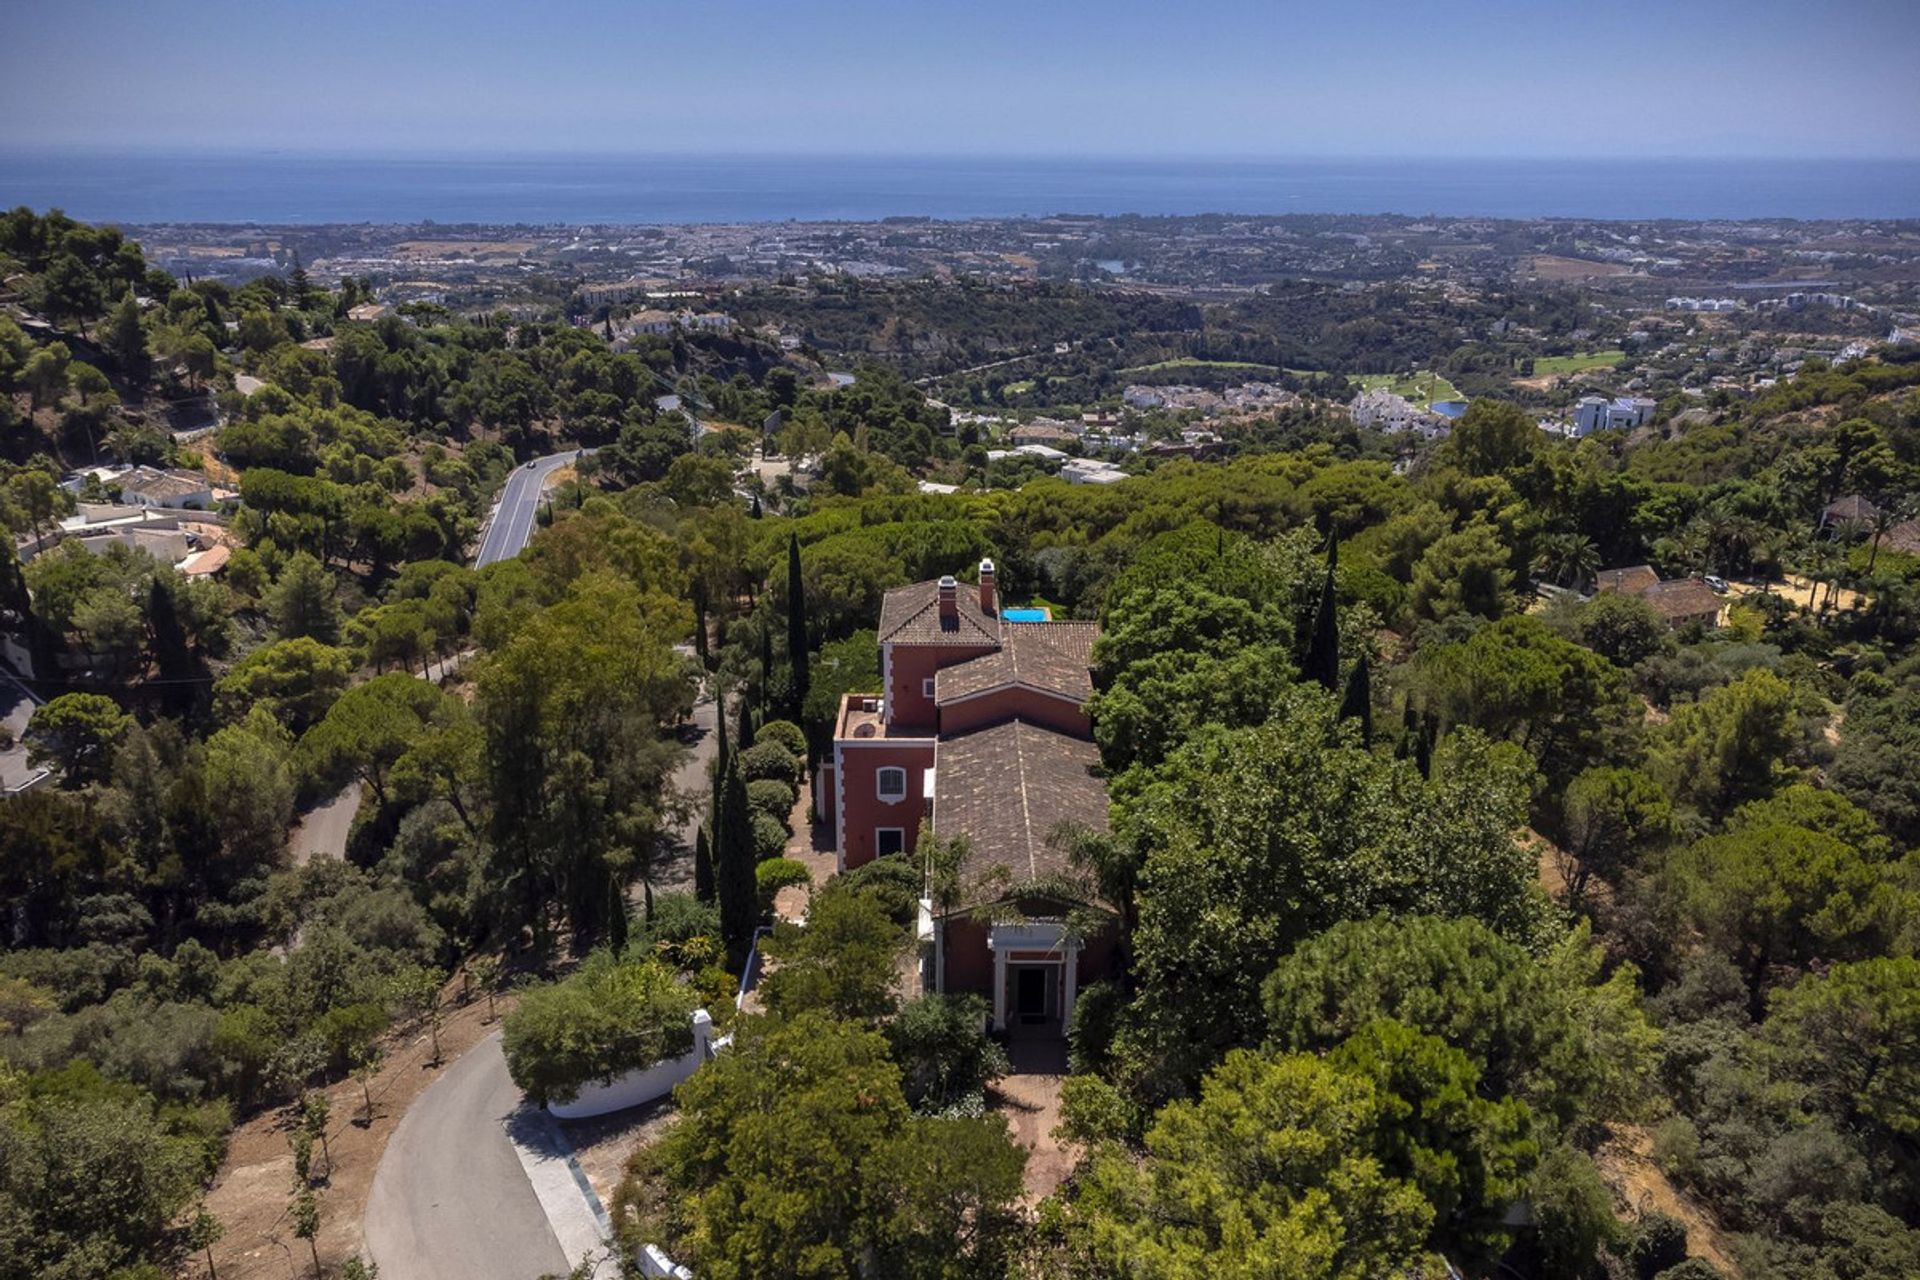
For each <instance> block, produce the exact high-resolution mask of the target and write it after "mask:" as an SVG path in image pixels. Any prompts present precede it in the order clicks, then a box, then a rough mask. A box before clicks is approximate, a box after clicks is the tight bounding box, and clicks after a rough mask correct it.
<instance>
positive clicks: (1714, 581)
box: [1704, 574, 1727, 595]
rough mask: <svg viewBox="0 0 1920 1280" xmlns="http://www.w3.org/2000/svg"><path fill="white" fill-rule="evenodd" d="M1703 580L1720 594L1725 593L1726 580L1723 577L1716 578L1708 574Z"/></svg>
mask: <svg viewBox="0 0 1920 1280" xmlns="http://www.w3.org/2000/svg"><path fill="white" fill-rule="evenodd" d="M1704 581H1705V582H1706V584H1707V585H1708V586H1709V587H1712V588H1713V589H1714V590H1715V591H1718V592H1719V593H1720V594H1721V595H1725V594H1727V580H1726V579H1725V578H1716V577H1714V576H1713V575H1712V574H1708V575H1707V576H1706V578H1705V579H1704Z"/></svg>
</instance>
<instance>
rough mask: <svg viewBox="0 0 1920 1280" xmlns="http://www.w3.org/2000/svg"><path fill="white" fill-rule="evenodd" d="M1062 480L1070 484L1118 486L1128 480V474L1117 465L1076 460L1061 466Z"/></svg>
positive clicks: (1097, 461)
mask: <svg viewBox="0 0 1920 1280" xmlns="http://www.w3.org/2000/svg"><path fill="white" fill-rule="evenodd" d="M1060 478H1061V479H1062V480H1065V481H1066V482H1067V483H1068V484H1118V483H1119V482H1120V481H1122V480H1125V479H1126V478H1127V473H1126V472H1124V471H1122V470H1121V469H1120V467H1119V464H1117V463H1112V462H1102V461H1100V460H1099V459H1098V458H1074V459H1073V460H1072V461H1070V462H1067V463H1065V464H1064V465H1063V466H1061V468H1060Z"/></svg>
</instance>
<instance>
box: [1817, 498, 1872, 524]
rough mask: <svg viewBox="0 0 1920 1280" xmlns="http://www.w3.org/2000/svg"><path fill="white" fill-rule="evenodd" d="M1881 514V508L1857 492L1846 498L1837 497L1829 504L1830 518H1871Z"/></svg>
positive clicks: (1827, 511) (1828, 513)
mask: <svg viewBox="0 0 1920 1280" xmlns="http://www.w3.org/2000/svg"><path fill="white" fill-rule="evenodd" d="M1879 514H1880V508H1878V507H1876V506H1874V505H1873V503H1871V502H1869V501H1867V500H1866V499H1865V498H1863V497H1861V496H1860V495H1859V494H1857V493H1850V494H1848V495H1847V496H1846V497H1844V498H1835V499H1834V500H1833V501H1832V502H1829V503H1828V504H1827V510H1826V517H1827V519H1828V520H1863V521H1864V520H1871V519H1873V518H1874V517H1875V516H1877V515H1879Z"/></svg>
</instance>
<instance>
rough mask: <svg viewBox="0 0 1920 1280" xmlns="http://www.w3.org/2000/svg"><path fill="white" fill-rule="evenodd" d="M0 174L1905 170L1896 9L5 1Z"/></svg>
mask: <svg viewBox="0 0 1920 1280" xmlns="http://www.w3.org/2000/svg"><path fill="white" fill-rule="evenodd" d="M6 7H7V10H8V12H7V14H6V18H5V22H4V27H3V28H0V29H3V30H4V33H5V34H4V38H0V147H9V148H19V147H36V148H37V147H54V148H61V149H67V148H80V147H85V148H107V149H134V148H143V149H166V150H181V149H193V150H198V149H209V148H211V149H227V148H244V149H257V148H284V149H288V150H295V151H321V152H332V153H341V152H354V151H368V150H377V151H388V152H391V151H413V150H436V151H439V150H459V151H485V150H511V151H559V150H565V151H581V152H608V151H617V152H662V151H688V152H727V153H767V152H777V153H808V152H813V153H829V154H860V153H874V154H895V155H898V154H968V153H971V154H990V155H1090V156H1108V155H1120V156H1221V155H1239V156H1324V155H1420V156H1446V155H1465V156H1508V155H1525V156H1646V155H1681V156H1717V155H1740V156H1821V155H1846V156H1904V157H1916V156H1920V0H1827V2H1825V3H1818V4H1807V3H1804V2H1803V0H1798V2H1789V0H1662V2H1658V3H1655V2H1651V0H1627V2H1617V3H1605V2H1604V0H1591V2H1589V3H1569V2H1567V0H1530V2H1522V0H1495V2H1492V3H1478V4H1469V3H1461V2H1458V0H1426V2H1421V0H1400V2H1399V3H1386V2H1384V0H1333V2H1332V3H1324V2H1323V3H1314V4H1302V3H1294V2H1293V0H1266V2H1265V3H1260V2H1257V0H1216V2H1214V3H1207V2H1205V0H1186V2H1184V3H1181V2H1179V0H1159V2H1158V3H1138V2H1136V0H1101V2H1098V3H1095V2H1093V0H1024V2H1023V3H1005V2H1003V0H977V2H970V0H947V2H945V3H930V2H928V0H845V2H842V3H832V4H829V3H815V2H812V0H787V2H785V3H779V2H774V0H679V2H678V3H670V4H667V3H656V2H655V0H550V2H548V3H537V4H536V3H521V2H518V0H515V2H508V0H466V2H465V3H434V4H424V3H410V2H408V0H380V2H377V3H376V2H371V0H300V2H297V3H296V2H292V0H171V2H169V3H156V2H155V0H60V2H57V3H56V2H52V0H7V6H6Z"/></svg>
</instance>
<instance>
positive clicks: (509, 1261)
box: [364, 1031, 568, 1280]
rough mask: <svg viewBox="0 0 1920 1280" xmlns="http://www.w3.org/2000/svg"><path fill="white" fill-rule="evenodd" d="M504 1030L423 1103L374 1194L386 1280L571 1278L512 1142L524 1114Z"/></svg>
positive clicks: (390, 1154)
mask: <svg viewBox="0 0 1920 1280" xmlns="http://www.w3.org/2000/svg"><path fill="white" fill-rule="evenodd" d="M520 1102H521V1098H520V1090H519V1089H518V1088H517V1087H515V1085H514V1083H513V1081H512V1079H511V1078H509V1077H508V1075H507V1060H506V1058H505V1056H504V1055H503V1054H502V1053H501V1052H500V1033H499V1032H498V1031H496V1032H494V1033H493V1034H492V1035H490V1036H488V1037H487V1038H486V1039H485V1040H482V1041H481V1042H480V1043H479V1044H476V1045H475V1046H473V1048H471V1049H469V1050H468V1051H467V1052H466V1054H465V1055H464V1056H462V1057H461V1058H460V1060H459V1061H458V1062H456V1063H454V1065H453V1066H451V1067H449V1068H448V1069H447V1073H446V1074H445V1075H443V1076H441V1077H440V1079H438V1080H436V1081H434V1082H433V1084H432V1085H431V1086H429V1087H428V1088H427V1090H426V1092H424V1093H422V1094H421V1095H420V1096H419V1098H417V1099H415V1101H414V1103H413V1105H412V1106H411V1107H409V1108H408V1109H407V1114H406V1115H405V1116H403V1117H402V1118H401V1120H400V1124H399V1127H398V1128H396V1129H395V1130H394V1131H393V1137H392V1138H391V1139H389V1140H388V1142H387V1149H386V1151H385V1152H384V1153H383V1154H382V1155H381V1157H380V1168H379V1170H378V1171H377V1172H376V1173H375V1174H374V1176H373V1189H372V1191H371V1193H370V1194H369V1195H368V1197H367V1216H366V1221H365V1225H364V1229H365V1233H366V1243H367V1252H368V1253H369V1254H371V1255H372V1258H373V1261H374V1262H376V1263H378V1264H379V1267H380V1276H381V1280H535V1278H536V1277H538V1276H545V1275H558V1276H564V1275H566V1274H567V1270H568V1263H567V1257H566V1254H565V1253H564V1252H563V1251H562V1250H561V1248H560V1242H559V1241H558V1240H557V1239H555V1238H554V1234H553V1228H552V1227H550V1226H549V1225H548V1224H547V1215H546V1213H545V1211H544V1210H542V1209H541V1207H540V1201H539V1198H538V1197H537V1196H535V1195H534V1192H533V1185H532V1184H531V1183H530V1182H528V1181H527V1175H526V1172H525V1171H524V1169H523V1168H522V1167H521V1164H520V1158H519V1157H518V1156H517V1155H515V1154H514V1150H513V1144H512V1143H511V1142H510V1141H508V1139H507V1131H506V1128H505V1124H506V1120H507V1117H509V1116H511V1115H512V1114H513V1113H514V1112H515V1111H516V1110H518V1109H519V1107H520Z"/></svg>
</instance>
